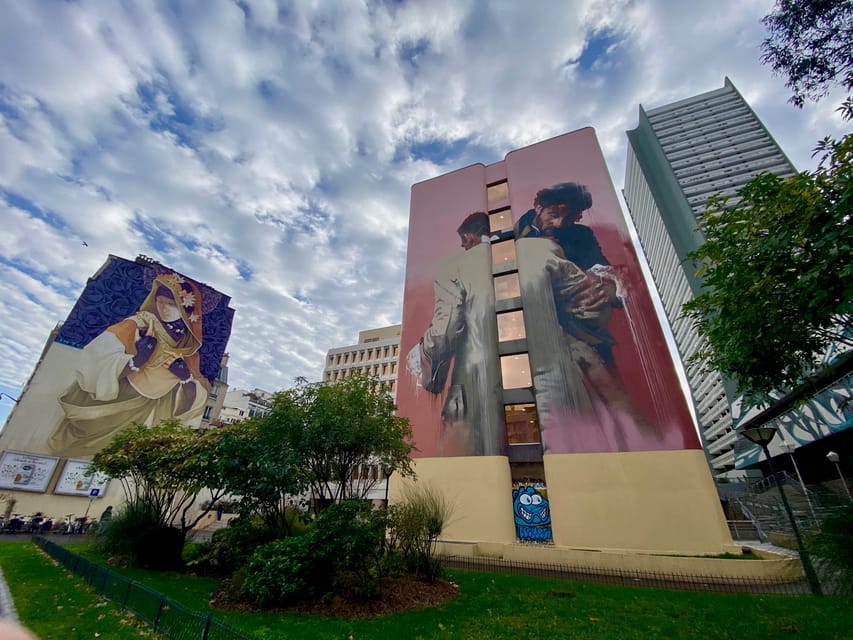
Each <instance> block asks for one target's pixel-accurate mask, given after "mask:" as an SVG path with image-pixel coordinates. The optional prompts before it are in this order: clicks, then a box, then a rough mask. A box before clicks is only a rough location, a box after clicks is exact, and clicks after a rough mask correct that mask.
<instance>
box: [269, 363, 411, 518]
mask: <svg viewBox="0 0 853 640" xmlns="http://www.w3.org/2000/svg"><path fill="white" fill-rule="evenodd" d="M257 426H258V428H259V429H260V430H262V431H264V432H267V433H269V434H271V437H274V438H278V439H279V440H280V442H281V446H283V447H286V448H287V449H288V450H289V451H291V452H293V453H294V454H295V455H296V459H297V460H298V468H299V473H300V474H301V478H302V479H303V480H304V482H305V483H306V485H307V486H308V487H309V488H310V489H311V493H312V495H314V496H315V497H317V498H326V499H330V500H332V501H335V502H337V501H341V500H346V499H348V498H363V497H364V496H366V495H367V492H368V491H369V490H370V489H371V488H372V486H373V485H374V484H375V482H376V481H375V480H372V479H370V478H354V473H353V472H354V471H355V470H356V469H357V468H358V466H359V465H369V464H379V465H381V466H383V467H385V468H387V469H389V470H390V471H392V472H397V473H399V474H400V475H401V476H408V475H411V474H412V468H411V462H410V459H409V454H410V452H411V451H412V449H413V445H412V444H411V436H412V431H411V427H410V426H409V422H408V420H407V419H405V418H401V417H399V416H397V415H395V406H394V401H393V400H392V398H391V396H389V395H388V394H387V393H386V392H385V390H384V389H383V388H382V387H381V386H380V384H379V382H378V381H377V380H376V379H375V378H369V377H366V376H351V377H347V378H346V379H344V380H342V381H340V382H336V383H334V384H332V383H313V384H312V383H308V382H306V381H305V380H298V381H297V384H296V386H294V387H293V388H291V389H288V390H287V391H282V392H280V393H278V394H276V395H275V397H274V399H273V403H272V411H271V412H270V413H269V414H268V415H266V416H264V417H263V418H259V419H258V421H257Z"/></svg>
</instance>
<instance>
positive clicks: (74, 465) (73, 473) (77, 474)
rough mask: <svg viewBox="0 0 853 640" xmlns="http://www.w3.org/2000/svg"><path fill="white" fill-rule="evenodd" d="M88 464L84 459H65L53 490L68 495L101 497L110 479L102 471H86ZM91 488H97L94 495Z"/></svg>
mask: <svg viewBox="0 0 853 640" xmlns="http://www.w3.org/2000/svg"><path fill="white" fill-rule="evenodd" d="M90 465H91V463H89V462H86V461H85V460H68V461H66V463H65V467H64V468H63V469H62V474H61V475H60V476H59V480H58V481H57V483H56V488H55V489H54V490H53V492H54V493H58V494H62V495H68V496H81V497H98V496H100V497H103V495H104V493H106V490H107V484H109V481H110V479H109V477H108V476H106V475H104V474H103V473H97V472H95V473H88V471H89V467H90ZM93 489H95V490H97V493H95V494H94V495H93V494H92V490H93Z"/></svg>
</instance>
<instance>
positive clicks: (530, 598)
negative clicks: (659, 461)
mask: <svg viewBox="0 0 853 640" xmlns="http://www.w3.org/2000/svg"><path fill="white" fill-rule="evenodd" d="M68 546H69V548H70V549H72V550H73V551H75V552H78V553H81V554H83V555H85V556H86V557H88V558H89V559H90V560H94V561H103V558H102V557H100V556H99V555H98V553H97V551H96V549H94V548H93V547H91V546H85V545H68ZM10 547H11V549H10ZM34 557H35V558H34ZM39 557H41V556H39V552H37V551H36V549H35V547H33V546H32V545H22V544H12V543H0V564H2V566H3V570H4V572H5V573H6V574H7V579H8V580H9V582H10V586H11V587H12V593H13V596H14V597H15V602H16V604H17V603H19V602H21V605H19V612H20V614H21V617H22V619H23V620H24V622H25V623H26V624H28V625H30V626H31V627H32V628H33V630H34V631H36V632H37V633H41V632H40V631H39V630H38V629H37V628H36V626H35V623H34V620H36V619H37V618H38V617H40V616H41V615H43V613H44V611H43V609H44V607H43V606H42V605H38V604H36V605H35V606H32V607H31V608H30V609H25V608H24V606H23V605H24V603H25V602H26V601H31V602H38V601H41V602H49V601H50V602H62V603H64V600H63V598H65V597H67V596H66V595H64V594H65V593H66V592H67V591H68V590H69V589H70V588H71V587H70V586H69V585H70V584H74V585H76V586H74V587H73V588H72V590H74V591H75V594H74V595H75V597H76V596H79V597H80V598H82V599H81V601H80V602H79V603H78V604H75V605H73V606H72V605H68V606H67V609H66V611H68V610H74V608H75V607H76V608H80V610H82V611H85V612H89V611H99V610H100V611H105V610H106V609H107V607H105V606H103V604H100V603H99V602H98V601H99V598H98V597H97V596H96V595H92V593H91V592H89V591H87V590H86V588H81V587H80V586H79V584H80V583H79V581H77V580H76V579H70V578H67V577H66V576H67V574H66V573H65V572H64V570H63V569H61V568H60V567H54V566H52V565H51V564H50V562H49V561H47V560H46V559H43V560H41V561H40V562H38V563H37V562H36V561H35V560H36V559H38V558H39ZM24 561H26V566H25V567H23V568H21V569H16V568H14V567H16V566H18V565H20V564H21V563H22V562H24ZM36 570H37V571H38V572H40V574H41V576H40V578H39V580H38V584H39V587H38V588H39V589H40V590H41V592H40V593H39V594H38V595H36V594H35V593H34V592H33V591H31V589H32V587H31V586H30V582H29V580H28V579H27V574H28V573H30V571H36ZM120 573H123V574H125V575H128V576H130V577H132V578H133V579H135V580H138V581H139V582H142V583H144V584H146V585H148V586H150V587H152V588H154V589H158V590H161V591H163V592H164V593H166V594H167V595H168V596H169V597H171V598H173V599H175V600H178V601H180V602H181V603H183V604H185V605H186V606H188V607H190V608H193V609H196V610H199V611H210V608H209V605H208V599H209V597H210V594H211V593H212V592H213V590H215V588H216V581H215V580H212V579H210V578H202V577H197V576H190V575H182V574H174V573H173V574H162V573H155V572H149V571H141V570H131V569H122V570H120ZM449 575H450V577H451V579H453V580H454V581H455V582H457V583H458V584H459V585H460V590H461V595H460V597H459V598H458V599H457V600H455V601H453V602H449V603H446V604H445V605H443V606H441V607H437V608H432V609H426V610H423V611H415V612H406V613H400V614H395V615H391V616H387V617H383V618H374V619H362V620H342V619H325V618H319V617H314V616H308V615H298V614H277V613H254V614H240V613H234V612H226V611H215V612H214V615H215V616H216V617H217V618H219V619H221V620H224V621H226V622H228V623H229V624H231V625H233V626H234V627H237V628H238V629H241V630H243V631H244V632H247V633H248V634H252V635H254V636H255V637H256V638H258V639H259V640H272V639H277V638H287V639H288V640H291V639H293V640H298V639H300V638H312V639H315V638H316V639H325V638H350V637H351V638H353V640H363V639H370V638H382V639H385V638H414V639H423V640H427V639H438V638H441V639H442V640H444V639H454V638H466V639H467V638H487V639H489V640H500V639H501V638H512V639H513V640H519V639H522V638H529V639H534V638H562V637H566V638H568V637H571V638H580V639H585V638H619V639H633V638H703V639H704V638H709V639H715V638H719V639H721V640H722V639H726V640H729V639H738V638H744V639H749V640H752V639H754V638H762V639H763V638H790V637H791V636H796V637H797V638H815V639H820V640H831V639H839V640H840V639H851V640H853V625H851V624H850V614H849V612H850V611H851V609H853V598H850V597H839V596H832V597H824V598H815V597H811V596H799V597H796V596H770V595H760V596H759V595H746V594H718V593H692V592H680V591H665V590H655V589H647V588H639V587H638V588H632V587H616V586H603V585H595V584H585V583H578V582H566V581H562V580H555V579H544V578H534V577H527V576H519V575H504V574H494V573H480V572H469V571H456V570H454V571H450V572H449ZM15 583H17V584H15ZM83 593H85V598H84V597H83V595H82V594H83ZM87 602H89V603H90V604H86V603H87ZM99 604H100V606H98V605H99ZM60 613H61V612H60ZM66 615H67V614H66ZM87 615H88V613H87ZM119 615H120V614H119ZM52 619H53V622H52V623H51V625H61V624H72V621H66V622H64V623H63V621H62V615H53V617H52ZM107 620H109V621H110V624H113V625H116V624H120V623H117V622H116V618H114V617H113V618H107ZM75 624H76V623H75ZM40 628H47V627H46V626H42V627H40ZM77 629H82V627H81V626H80V625H79V624H77ZM40 637H41V638H42V639H43V640H46V639H47V638H53V637H57V638H58V637H63V638H69V637H73V638H91V637H95V636H94V635H93V631H92V630H91V629H90V628H89V627H87V628H86V629H85V630H84V631H82V632H80V633H77V632H71V631H70V630H67V631H65V632H64V633H63V634H61V635H53V636H50V635H40ZM101 637H104V638H124V637H125V636H123V635H117V634H112V633H111V634H109V635H107V634H103V632H102V636H101ZM127 637H130V636H127ZM134 637H138V636H134Z"/></svg>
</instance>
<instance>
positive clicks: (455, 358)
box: [408, 182, 661, 455]
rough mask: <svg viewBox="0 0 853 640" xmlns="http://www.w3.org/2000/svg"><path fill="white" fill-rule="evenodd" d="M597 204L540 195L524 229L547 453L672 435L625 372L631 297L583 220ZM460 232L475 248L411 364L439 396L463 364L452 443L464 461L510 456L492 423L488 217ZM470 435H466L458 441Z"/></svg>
mask: <svg viewBox="0 0 853 640" xmlns="http://www.w3.org/2000/svg"><path fill="white" fill-rule="evenodd" d="M592 205H593V198H592V195H591V194H590V192H589V190H588V189H587V187H585V186H584V185H581V184H577V183H574V182H565V183H559V184H556V185H553V186H551V187H547V188H543V189H540V190H539V191H538V193H537V194H536V196H535V198H534V201H533V207H532V208H531V209H530V210H528V211H527V212H526V213H524V214H523V215H522V216H520V217H519V218H518V220H517V221H516V224H515V229H514V231H515V238H516V240H515V250H516V258H517V266H518V278H519V284H520V288H521V296H522V300H523V306H524V317H525V325H526V329H527V330H526V334H527V343H528V351H529V357H530V363H531V368H532V371H531V373H532V379H533V387H534V390H535V396H536V404H537V409H538V413H539V422H540V427H541V429H542V432H543V443H544V445H545V450H546V452H547V451H549V450H550V451H555V452H566V451H567V450H569V451H571V450H572V449H579V450H589V449H592V450H601V451H627V450H633V449H635V448H637V447H638V446H639V448H651V447H654V446H655V445H656V444H657V443H658V442H659V440H660V435H661V433H660V430H659V429H658V428H656V427H654V426H652V425H651V423H650V422H649V421H648V420H647V418H646V417H645V416H644V415H643V412H642V411H641V410H640V409H638V407H637V406H636V404H635V402H634V401H633V399H632V397H631V395H630V394H629V392H628V391H627V389H626V388H625V385H624V384H623V382H622V380H621V378H620V375H619V372H618V370H617V368H616V366H615V362H614V356H613V349H614V347H616V341H615V340H614V338H613V336H612V334H611V332H610V329H609V324H610V321H611V318H612V315H613V313H614V311H618V310H620V309H624V307H625V304H626V299H627V298H626V291H625V286H624V284H623V282H622V278H621V277H620V267H613V266H611V265H610V263H609V261H608V260H607V258H606V257H605V256H604V253H603V251H602V249H601V247H600V245H599V243H598V241H597V239H596V236H595V234H594V233H593V231H592V229H590V228H589V227H587V226H585V225H582V224H579V220H580V219H581V217H582V216H583V214H584V212H586V211H587V210H589V209H590V208H591V207H592ZM457 231H458V233H459V236H460V239H461V243H462V247H463V249H465V251H464V252H462V253H459V254H456V255H454V256H450V257H449V258H447V259H445V260H443V261H442V262H441V263H440V265H439V268H438V271H437V273H436V277H435V283H434V296H435V298H434V299H435V303H434V312H433V318H432V321H431V322H430V325H429V328H428V329H427V330H426V331H425V332H424V334H423V337H422V338H421V340H420V343H419V344H417V345H415V346H414V348H413V349H412V350H411V352H410V353H409V357H408V368H409V370H410V372H412V373H413V374H414V376H415V377H416V379H417V381H418V384H419V386H421V387H423V389H424V390H426V391H427V392H429V393H431V394H436V395H440V394H442V393H444V391H445V380H446V377H447V372H448V370H450V369H451V361H452V370H453V374H452V379H451V382H450V386H449V388H448V390H447V394H446V396H445V403H444V408H443V412H442V421H443V428H442V431H441V437H442V438H443V439H445V440H449V441H452V442H454V444H455V445H456V449H457V453H456V454H455V455H499V454H501V453H505V450H506V438H505V434H503V433H498V431H500V430H501V429H500V427H501V426H502V420H501V418H500V417H498V419H497V420H494V418H492V421H487V420H486V419H485V414H486V413H487V410H488V409H487V408H488V407H489V406H491V405H495V404H497V405H498V406H500V395H499V394H500V386H499V385H495V384H494V381H496V380H499V379H500V374H499V371H497V369H498V368H499V365H498V363H497V353H496V347H495V345H496V344H497V339H496V336H497V333H496V329H495V326H496V316H495V296H494V282H493V278H492V273H491V252H490V246H489V244H488V243H489V242H490V240H492V237H490V235H489V227H488V216H487V215H486V214H485V213H480V212H478V213H475V214H472V215H470V216H468V217H467V218H466V219H465V220H464V222H463V224H462V225H461V226H460V227H459V229H458V230H457ZM496 387H497V388H496ZM496 399H497V401H496ZM460 432H464V433H465V434H466V435H465V436H464V437H462V438H461V439H456V440H455V441H454V438H456V436H458V434H459V433H460ZM460 444H461V448H459V445H460Z"/></svg>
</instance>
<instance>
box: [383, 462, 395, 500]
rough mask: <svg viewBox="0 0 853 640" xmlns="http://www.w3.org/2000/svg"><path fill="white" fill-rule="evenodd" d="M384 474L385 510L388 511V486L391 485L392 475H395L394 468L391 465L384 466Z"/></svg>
mask: <svg viewBox="0 0 853 640" xmlns="http://www.w3.org/2000/svg"><path fill="white" fill-rule="evenodd" d="M382 473H384V474H385V510H386V511H387V510H388V485H389V484H391V474H392V473H394V468H393V467H391V466H389V465H382Z"/></svg>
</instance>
